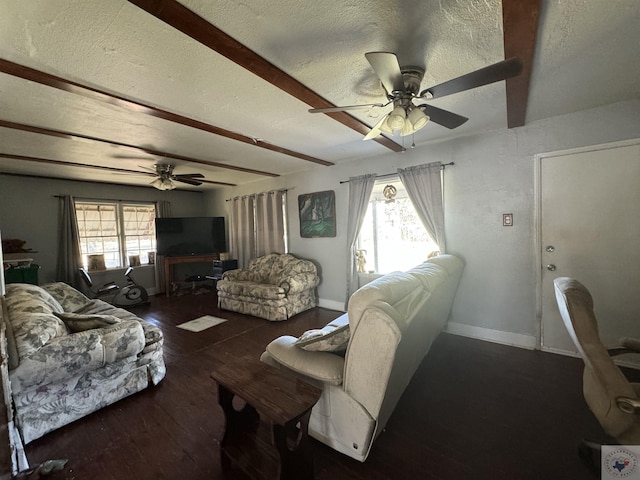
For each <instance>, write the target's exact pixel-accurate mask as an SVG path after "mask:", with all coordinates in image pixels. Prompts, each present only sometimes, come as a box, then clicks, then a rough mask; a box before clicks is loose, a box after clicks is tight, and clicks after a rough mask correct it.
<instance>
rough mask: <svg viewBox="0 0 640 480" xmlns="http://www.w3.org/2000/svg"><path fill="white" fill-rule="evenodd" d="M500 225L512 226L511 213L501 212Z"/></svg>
mask: <svg viewBox="0 0 640 480" xmlns="http://www.w3.org/2000/svg"><path fill="white" fill-rule="evenodd" d="M502 226H503V227H512V226H513V213H503V214H502Z"/></svg>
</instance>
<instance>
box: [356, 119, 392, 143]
mask: <svg viewBox="0 0 640 480" xmlns="http://www.w3.org/2000/svg"><path fill="white" fill-rule="evenodd" d="M386 119H387V116H386V115H385V116H384V117H382V118H381V119H380V120H379V121H378V123H376V124H375V125H374V127H373V128H372V129H371V131H370V132H369V133H367V134H366V135H365V137H364V138H363V139H362V140H363V141H364V140H371V139H372V138H376V137H377V136H378V135H380V134H381V133H382V130H380V127H381V126H382V124H383V123H384V121H385V120H386Z"/></svg>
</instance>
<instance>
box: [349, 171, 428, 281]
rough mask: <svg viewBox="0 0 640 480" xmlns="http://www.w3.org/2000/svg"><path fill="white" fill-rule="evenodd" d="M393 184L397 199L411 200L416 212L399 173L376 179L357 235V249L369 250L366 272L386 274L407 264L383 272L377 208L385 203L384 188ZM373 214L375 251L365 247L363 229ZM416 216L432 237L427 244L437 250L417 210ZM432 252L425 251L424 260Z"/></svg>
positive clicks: (372, 240) (419, 223) (372, 233)
mask: <svg viewBox="0 0 640 480" xmlns="http://www.w3.org/2000/svg"><path fill="white" fill-rule="evenodd" d="M389 184H391V185H393V186H394V187H396V190H397V195H396V197H395V200H396V201H397V200H403V201H404V200H407V201H408V202H409V204H410V205H411V207H412V208H413V210H414V212H415V206H414V205H413V202H412V201H411V198H410V197H409V195H408V192H407V191H406V188H405V187H404V185H403V183H402V180H401V179H400V176H399V175H392V176H385V177H384V178H379V179H376V181H375V184H374V186H373V190H372V191H371V196H370V197H369V202H368V205H367V212H366V213H365V218H364V220H363V223H362V225H361V227H360V231H359V232H358V237H357V241H356V245H357V249H358V250H360V249H362V250H367V254H366V255H365V256H366V258H367V264H366V267H365V272H364V273H365V274H369V273H371V274H375V275H384V274H386V273H389V272H390V271H394V270H398V269H400V268H405V269H406V266H398V267H396V268H392V269H391V270H389V271H384V272H381V271H380V270H381V266H380V263H381V259H380V250H381V248H382V247H380V231H379V229H380V228H381V227H380V226H379V225H378V221H379V218H378V215H377V213H378V212H377V210H378V209H379V208H380V206H381V205H382V204H383V203H385V200H386V199H385V198H384V195H383V190H384V188H385V186H386V185H389ZM369 215H371V223H370V224H371V227H372V232H371V236H370V239H369V241H370V242H372V243H373V252H371V251H369V250H370V249H369V248H365V247H366V246H367V245H364V242H365V241H366V240H363V238H362V236H363V231H364V229H365V227H366V226H367V217H368V216H369ZM415 216H416V223H417V224H418V225H420V227H421V228H422V229H423V231H424V234H425V235H426V236H427V238H429V239H430V242H427V244H430V245H431V246H432V247H433V250H437V249H438V245H437V244H436V241H435V239H433V238H432V237H431V235H430V234H429V232H427V230H426V228H425V227H424V225H423V223H422V221H421V220H420V217H419V216H418V215H417V212H416V213H415ZM429 253H430V252H425V253H424V259H423V261H424V260H426V259H427V256H428V254H429ZM415 263H416V264H418V263H419V259H416V262H415ZM360 274H361V275H362V274H363V273H362V272H360Z"/></svg>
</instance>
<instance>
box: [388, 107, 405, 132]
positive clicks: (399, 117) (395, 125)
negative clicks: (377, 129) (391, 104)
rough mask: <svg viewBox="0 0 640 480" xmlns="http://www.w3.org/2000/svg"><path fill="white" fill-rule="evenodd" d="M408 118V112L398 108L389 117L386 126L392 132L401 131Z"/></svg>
mask: <svg viewBox="0 0 640 480" xmlns="http://www.w3.org/2000/svg"><path fill="white" fill-rule="evenodd" d="M406 116H407V112H405V111H404V108H403V107H400V106H398V107H396V108H394V109H393V110H392V111H391V113H390V114H389V116H387V121H386V124H387V126H388V127H389V128H390V129H391V130H401V129H402V127H404V123H405V118H406Z"/></svg>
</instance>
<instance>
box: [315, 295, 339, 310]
mask: <svg viewBox="0 0 640 480" xmlns="http://www.w3.org/2000/svg"><path fill="white" fill-rule="evenodd" d="M318 306H319V307H322V308H327V309H329V310H338V311H339V312H344V303H341V302H336V301H335V300H326V299H324V298H319V299H318Z"/></svg>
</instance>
